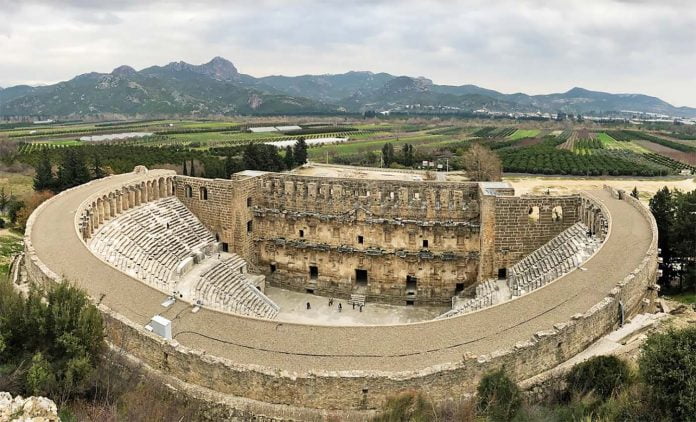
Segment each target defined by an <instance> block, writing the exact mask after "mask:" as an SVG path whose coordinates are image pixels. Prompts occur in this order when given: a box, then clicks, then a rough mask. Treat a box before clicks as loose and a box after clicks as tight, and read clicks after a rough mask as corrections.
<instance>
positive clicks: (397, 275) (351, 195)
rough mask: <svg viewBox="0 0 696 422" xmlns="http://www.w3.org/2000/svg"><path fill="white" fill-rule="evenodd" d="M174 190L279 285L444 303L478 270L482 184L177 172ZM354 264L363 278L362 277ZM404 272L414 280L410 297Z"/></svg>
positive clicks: (400, 300)
mask: <svg viewBox="0 0 696 422" xmlns="http://www.w3.org/2000/svg"><path fill="white" fill-rule="evenodd" d="M175 194H176V195H177V197H178V198H179V199H180V200H181V201H182V202H183V203H184V204H185V205H186V206H187V207H188V208H189V209H190V210H191V211H192V212H193V213H194V214H195V215H196V216H197V217H198V218H199V219H200V220H201V221H202V222H203V223H204V224H205V225H206V226H207V227H208V228H209V229H210V230H211V231H212V232H213V233H215V234H216V235H217V237H218V239H219V240H220V241H221V242H224V243H226V244H228V245H229V250H230V251H234V252H236V253H238V254H240V255H241V256H242V257H244V258H245V259H246V260H247V261H248V262H250V263H252V264H254V265H255V268H254V270H255V271H260V272H263V273H264V274H266V275H267V276H268V280H269V281H270V282H271V283H272V284H274V285H276V286H282V287H286V288H291V289H295V290H300V291H305V290H306V289H311V290H313V291H314V292H315V293H320V294H326V295H332V296H337V297H342V296H348V295H350V294H351V293H352V292H359V293H365V294H367V295H368V296H369V297H371V298H372V299H376V300H380V301H386V302H393V303H400V304H404V303H405V301H407V300H408V301H409V302H410V303H413V304H423V303H448V302H449V301H450V300H451V299H450V298H451V296H452V295H453V294H454V293H455V291H456V290H457V289H458V288H459V289H461V288H463V287H465V286H468V285H471V284H472V283H474V282H475V281H476V280H477V278H478V275H477V271H478V262H477V257H478V250H479V244H480V240H479V236H478V230H479V228H478V227H479V206H478V185H477V184H476V183H424V182H384V181H374V180H352V179H328V178H320V177H306V176H296V175H289V174H277V173H261V174H258V175H252V176H249V175H244V174H239V175H235V176H233V179H232V180H222V179H215V180H207V179H200V178H193V177H184V176H177V177H176V182H175ZM250 222H251V231H248V230H247V229H248V225H249V223H250ZM310 267H316V270H317V271H318V275H317V276H316V277H314V276H310ZM357 269H360V270H366V271H367V272H368V282H367V286H362V285H357V284H356V273H355V271H356V270H357ZM407 277H410V280H414V279H415V280H416V286H417V287H416V288H415V289H411V290H412V294H410V295H409V294H407V292H406V289H407V284H406V279H407ZM412 286H413V285H412V284H411V287H412Z"/></svg>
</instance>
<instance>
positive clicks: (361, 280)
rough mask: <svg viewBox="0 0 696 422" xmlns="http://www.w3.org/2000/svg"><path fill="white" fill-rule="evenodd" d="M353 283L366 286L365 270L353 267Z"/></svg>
mask: <svg viewBox="0 0 696 422" xmlns="http://www.w3.org/2000/svg"><path fill="white" fill-rule="evenodd" d="M355 285H356V286H358V287H367V270H361V269H357V268H356V269H355Z"/></svg>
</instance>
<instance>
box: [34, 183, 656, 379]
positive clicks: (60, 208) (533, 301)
mask: <svg viewBox="0 0 696 422" xmlns="http://www.w3.org/2000/svg"><path fill="white" fill-rule="evenodd" d="M130 177H136V176H135V175H133V174H126V175H120V176H116V177H115V178H111V179H110V180H104V181H99V182H96V183H93V184H92V185H89V186H85V187H83V188H81V189H77V190H75V191H73V192H69V193H67V194H65V195H62V196H59V197H56V198H54V199H53V200H51V202H50V203H49V204H48V205H47V206H46V207H45V208H44V210H43V212H42V213H41V215H39V216H38V218H37V219H36V222H35V225H34V227H33V230H32V233H31V234H32V239H33V242H34V246H35V248H36V251H37V254H38V255H39V257H40V258H41V260H43V262H44V263H45V264H46V265H47V266H48V267H49V268H51V269H53V271H55V272H56V273H57V274H62V275H63V276H64V277H65V278H67V279H69V280H73V281H75V282H77V283H78V284H79V285H80V286H82V287H83V288H84V289H86V290H87V292H88V293H89V294H90V295H92V296H93V297H95V298H101V299H102V302H103V303H104V304H105V305H107V306H109V307H111V308H112V309H114V310H115V311H116V312H119V313H121V314H123V315H125V316H126V317H128V318H129V319H131V320H132V321H134V322H136V323H138V324H143V325H144V324H146V323H147V322H148V321H149V319H150V317H151V316H153V315H155V314H158V313H161V314H162V315H163V316H165V317H166V318H169V319H172V320H173V332H174V335H175V339H176V340H178V341H179V342H180V343H181V344H183V345H185V346H188V347H192V348H197V349H203V350H206V351H207V352H208V353H210V354H213V355H218V356H222V357H226V358H229V359H231V360H232V361H234V362H238V363H242V364H253V365H259V366H260V367H265V368H271V369H282V370H287V371H289V372H309V371H313V370H315V371H321V370H326V371H339V370H358V369H362V370H382V371H388V372H401V371H405V370H416V369H420V368H425V367H429V366H432V365H436V364H442V363H449V362H457V361H460V360H461V358H462V355H463V354H465V353H467V352H470V353H473V354H477V355H478V354H485V353H489V352H491V351H493V350H496V349H500V348H506V347H511V346H513V345H514V344H515V343H517V342H519V341H524V340H528V339H530V338H531V337H532V335H533V334H534V333H535V332H538V331H542V330H548V329H551V328H552V327H553V324H554V323H557V322H562V321H567V320H569V319H570V317H571V316H572V315H574V314H576V313H583V312H585V311H587V310H588V309H589V308H590V307H592V306H593V305H595V304H596V303H598V302H599V301H601V300H602V298H604V297H605V296H606V294H607V293H608V292H609V291H610V290H611V288H612V287H614V286H615V284H616V283H617V282H619V281H620V280H622V279H623V278H624V276H625V275H626V274H628V273H629V272H630V271H632V270H633V269H635V268H636V267H637V266H638V264H639V263H640V261H641V260H642V259H643V257H644V255H645V251H647V249H648V247H649V244H650V230H649V225H648V222H647V221H646V220H645V219H644V218H643V217H642V216H641V214H640V213H639V212H638V211H637V210H635V209H634V208H633V207H631V206H630V205H629V204H628V203H626V202H623V201H619V200H615V199H612V198H611V196H610V195H609V194H608V193H606V192H604V191H594V192H591V194H592V195H594V196H595V197H597V198H598V199H600V200H601V201H603V202H604V204H605V205H606V206H607V208H608V209H609V212H610V213H611V216H612V219H613V226H612V232H611V235H610V237H609V238H608V239H607V241H606V244H605V245H604V247H603V248H602V250H601V251H600V253H598V254H597V255H595V256H594V257H593V258H592V259H590V260H589V261H587V262H586V263H585V265H584V267H585V268H586V271H580V270H576V271H573V272H571V273H569V274H568V275H566V276H564V277H563V278H561V279H559V280H558V281H556V282H554V283H552V284H550V285H548V286H547V287H545V288H542V289H540V290H538V291H536V292H534V293H532V294H529V295H526V296H523V297H521V298H519V299H516V300H513V301H510V302H506V303H504V304H502V305H500V306H495V307H492V308H488V309H484V310H482V311H479V312H475V313H473V314H469V315H466V316H462V317H457V318H451V319H446V320H440V321H431V322H425V323H419V324H412V325H400V326H359V327H328V326H309V325H299V324H291V323H280V322H277V321H265V320H255V319H250V318H243V317H237V316H234V315H229V314H220V313H217V312H214V311H210V310H201V311H200V312H198V313H196V314H193V313H191V312H190V311H189V310H188V309H187V308H188V305H186V304H184V303H181V302H179V303H177V304H175V305H174V306H172V307H171V308H169V309H165V308H163V307H161V306H160V303H161V302H162V301H163V300H164V299H165V295H163V294H162V293H160V292H158V291H156V290H154V289H152V288H150V287H148V286H146V285H145V284H143V283H141V282H139V281H137V280H135V279H133V278H130V277H129V276H127V275H125V274H124V273H121V272H119V271H118V270H116V269H114V268H111V267H109V266H107V265H105V264H103V263H102V262H101V261H100V260H99V259H98V258H97V257H96V256H94V255H93V254H92V253H91V252H90V251H89V250H88V249H87V248H86V247H85V246H84V244H83V243H82V242H81V241H80V240H79V238H78V235H77V233H76V231H75V228H74V226H73V217H74V213H75V210H76V209H77V207H78V205H79V204H80V203H81V201H82V200H83V199H84V198H86V197H87V196H88V195H90V194H92V193H94V192H96V191H97V190H100V189H102V188H104V187H106V186H107V185H108V184H110V183H113V181H125V180H127V179H128V178H130Z"/></svg>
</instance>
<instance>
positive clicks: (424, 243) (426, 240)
mask: <svg viewBox="0 0 696 422" xmlns="http://www.w3.org/2000/svg"><path fill="white" fill-rule="evenodd" d="M423 247H424V248H427V247H428V239H423Z"/></svg>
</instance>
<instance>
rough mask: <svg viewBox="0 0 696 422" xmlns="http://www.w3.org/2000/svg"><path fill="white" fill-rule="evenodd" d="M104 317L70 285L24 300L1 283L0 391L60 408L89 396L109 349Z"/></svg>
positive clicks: (35, 290)
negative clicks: (33, 397) (76, 397)
mask: <svg viewBox="0 0 696 422" xmlns="http://www.w3.org/2000/svg"><path fill="white" fill-rule="evenodd" d="M103 337H104V334H103V322H102V317H101V314H99V312H98V311H97V309H96V308H95V307H94V305H92V304H91V303H89V300H88V298H87V296H86V295H85V293H84V292H82V291H81V290H80V289H78V288H77V287H75V286H73V285H71V284H70V283H67V282H64V283H60V284H58V285H52V286H50V287H48V288H47V289H45V290H44V289H40V288H36V287H34V288H32V289H31V290H30V292H29V294H28V295H27V297H26V298H25V297H23V296H22V295H20V294H19V293H18V292H17V291H15V290H14V289H13V287H12V284H11V282H9V281H8V280H2V281H0V387H2V386H6V387H8V389H10V390H14V391H10V392H11V393H12V394H14V395H17V394H21V395H25V396H26V395H47V396H49V397H50V398H51V399H53V400H54V401H56V402H58V403H59V404H62V403H64V402H65V401H66V400H68V399H70V398H71V397H73V396H74V395H76V394H80V393H82V392H83V391H85V390H86V389H87V388H88V386H89V379H90V377H91V376H92V374H93V373H94V368H95V367H96V365H97V363H98V362H99V359H100V357H101V352H102V350H103V347H104V339H103Z"/></svg>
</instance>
